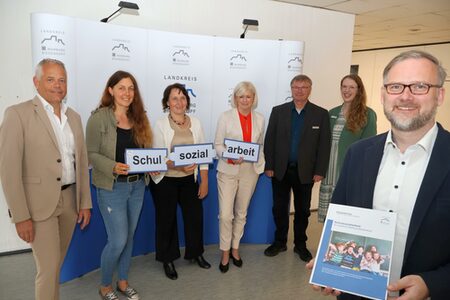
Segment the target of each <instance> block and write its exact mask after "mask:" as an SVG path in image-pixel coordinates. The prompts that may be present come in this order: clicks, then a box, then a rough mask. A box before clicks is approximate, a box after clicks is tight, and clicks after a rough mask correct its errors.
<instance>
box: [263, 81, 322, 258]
mask: <svg viewBox="0 0 450 300" xmlns="http://www.w3.org/2000/svg"><path fill="white" fill-rule="evenodd" d="M311 86H312V81H311V79H310V78H309V77H308V76H306V75H298V76H295V77H294V78H293V79H292V81H291V92H292V98H293V100H292V101H291V102H289V103H285V104H281V105H278V106H275V107H274V108H273V109H272V113H271V114H270V119H269V125H268V128H267V133H266V137H265V140H264V155H265V157H266V165H265V174H266V175H267V176H269V177H271V178H272V189H273V208H272V212H273V217H274V221H275V226H276V231H275V241H274V242H273V244H272V245H270V246H269V247H268V248H267V249H266V250H265V251H264V254H265V255H266V256H275V255H277V254H278V253H279V252H282V251H286V249H287V247H286V242H287V234H288V230H289V204H290V198H291V197H290V195H291V190H292V191H293V193H294V208H295V216H294V245H295V247H294V252H296V253H297V254H298V255H299V256H300V258H301V259H302V260H303V261H309V260H310V259H311V253H310V252H309V251H308V249H307V248H306V240H307V236H306V228H307V227H308V218H309V215H310V206H311V191H312V187H313V185H314V183H315V182H319V181H321V180H322V179H323V178H324V177H325V174H326V172H327V168H328V161H329V156H330V143H331V141H330V121H329V117H328V111H327V110H325V109H324V108H322V107H319V106H317V105H315V104H313V103H311V102H310V101H309V95H310V94H311Z"/></svg>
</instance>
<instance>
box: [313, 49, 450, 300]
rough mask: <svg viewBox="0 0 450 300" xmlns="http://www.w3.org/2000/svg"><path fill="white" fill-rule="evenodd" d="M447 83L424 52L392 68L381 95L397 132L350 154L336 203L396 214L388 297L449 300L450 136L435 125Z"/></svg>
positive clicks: (387, 70) (386, 74)
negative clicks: (445, 83)
mask: <svg viewBox="0 0 450 300" xmlns="http://www.w3.org/2000/svg"><path fill="white" fill-rule="evenodd" d="M445 78H446V73H445V70H444V69H443V68H442V66H441V65H440V63H439V61H438V60H437V59H436V58H435V57H433V56H432V55H430V54H428V53H426V52H422V51H417V50H413V51H408V52H404V53H402V54H400V55H398V56H397V57H395V58H394V59H393V60H392V61H391V62H390V63H389V64H388V65H387V67H386V68H385V71H384V78H383V81H384V86H383V88H382V92H381V94H382V103H383V107H384V112H385V115H386V117H387V118H388V120H389V121H390V123H391V130H390V131H389V132H387V133H384V134H381V135H378V136H375V137H373V138H369V139H367V140H363V141H361V142H358V143H356V144H354V146H352V147H351V148H350V149H349V150H348V152H347V155H346V159H345V162H344V166H343V169H342V172H341V175H340V177H339V181H338V183H337V186H336V189H335V190H334V194H333V198H332V202H333V203H337V204H344V205H351V206H358V207H365V208H373V209H379V210H392V211H394V212H397V220H398V221H397V224H396V232H395V238H394V250H393V256H392V260H391V277H390V284H389V286H388V291H389V292H390V293H391V296H393V297H394V296H396V295H392V294H395V293H399V292H400V293H401V294H402V299H403V298H404V299H426V298H428V297H431V299H433V300H444V299H450V233H449V231H450V155H449V153H450V133H449V132H448V131H446V130H445V129H444V128H442V126H441V125H440V124H439V123H436V121H435V115H436V110H437V107H438V106H440V105H441V104H442V103H443V101H444V92H445V91H444V88H443V87H442V86H443V84H444V80H445ZM309 265H310V264H309ZM352 280H353V279H352ZM315 289H318V287H315ZM322 290H323V292H324V293H325V294H329V293H331V294H334V295H337V294H340V292H338V291H334V290H332V289H330V288H326V289H322ZM338 298H340V299H361V297H358V296H352V295H347V294H342V295H340V296H339V297H338Z"/></svg>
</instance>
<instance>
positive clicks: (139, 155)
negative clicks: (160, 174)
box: [125, 148, 167, 174]
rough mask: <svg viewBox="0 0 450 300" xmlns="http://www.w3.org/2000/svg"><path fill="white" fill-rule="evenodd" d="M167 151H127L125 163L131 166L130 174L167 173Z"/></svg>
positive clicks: (155, 149) (159, 149)
mask: <svg viewBox="0 0 450 300" xmlns="http://www.w3.org/2000/svg"><path fill="white" fill-rule="evenodd" d="M166 157H167V149H165V148H164V149H161V148H158V149H157V148H154V149H141V148H140V149H126V150H125V163H126V164H127V165H129V166H130V169H129V170H128V173H129V174H132V173H145V172H155V171H167V164H166Z"/></svg>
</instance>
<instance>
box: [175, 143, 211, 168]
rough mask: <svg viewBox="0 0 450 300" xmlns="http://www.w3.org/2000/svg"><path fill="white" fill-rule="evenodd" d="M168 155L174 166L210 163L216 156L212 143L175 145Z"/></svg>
mask: <svg viewBox="0 0 450 300" xmlns="http://www.w3.org/2000/svg"><path fill="white" fill-rule="evenodd" d="M169 157H170V160H172V161H173V163H174V165H175V166H176V167H179V166H188V165H192V164H197V165H200V164H212V163H213V158H214V157H216V150H214V149H213V144H212V143H207V144H193V145H177V146H174V147H173V152H172V153H170V156H169Z"/></svg>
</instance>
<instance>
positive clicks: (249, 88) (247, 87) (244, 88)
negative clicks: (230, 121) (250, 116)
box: [231, 81, 258, 109]
mask: <svg viewBox="0 0 450 300" xmlns="http://www.w3.org/2000/svg"><path fill="white" fill-rule="evenodd" d="M245 92H250V93H252V94H253V104H252V109H255V108H256V107H257V106H258V94H257V93H256V88H255V86H254V85H253V83H251V82H250V81H241V82H239V83H238V84H237V85H236V87H235V88H234V90H233V101H231V107H233V108H236V107H237V105H236V98H237V97H239V96H241V95H243V94H244V93H245Z"/></svg>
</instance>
